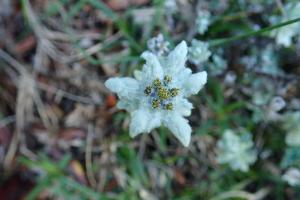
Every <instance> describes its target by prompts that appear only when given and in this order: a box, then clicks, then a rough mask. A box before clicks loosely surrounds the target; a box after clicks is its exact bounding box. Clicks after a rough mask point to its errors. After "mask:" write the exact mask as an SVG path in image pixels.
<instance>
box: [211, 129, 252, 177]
mask: <svg viewBox="0 0 300 200" xmlns="http://www.w3.org/2000/svg"><path fill="white" fill-rule="evenodd" d="M217 146H218V157H217V161H218V163H220V164H228V165H229V167H230V168H231V169H233V170H240V171H243V172H246V171H248V170H249V165H251V164H253V163H254V162H255V161H256V157H257V155H256V151H255V150H254V149H253V142H252V139H251V135H250V134H249V133H243V134H242V135H237V134H236V133H235V132H234V131H233V130H230V129H228V130H226V131H225V132H224V135H223V137H222V139H221V140H220V141H218V143H217Z"/></svg>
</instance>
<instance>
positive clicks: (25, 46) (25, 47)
mask: <svg viewBox="0 0 300 200" xmlns="http://www.w3.org/2000/svg"><path fill="white" fill-rule="evenodd" d="M35 45H36V38H35V37H34V36H33V35H30V36H28V37H27V38H25V39H24V40H22V41H21V42H19V43H18V44H17V45H16V46H15V49H14V51H15V52H16V53H17V54H24V53H26V52H28V51H30V50H32V49H33V48H34V47H35Z"/></svg>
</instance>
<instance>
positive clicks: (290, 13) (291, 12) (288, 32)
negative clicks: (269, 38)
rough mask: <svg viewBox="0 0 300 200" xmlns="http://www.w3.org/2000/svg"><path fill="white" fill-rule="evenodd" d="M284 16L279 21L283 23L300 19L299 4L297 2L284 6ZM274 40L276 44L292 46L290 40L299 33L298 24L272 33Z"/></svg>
mask: <svg viewBox="0 0 300 200" xmlns="http://www.w3.org/2000/svg"><path fill="white" fill-rule="evenodd" d="M284 10H285V13H286V15H285V16H283V17H282V18H281V19H280V20H279V21H280V22H285V21H288V20H292V19H296V18H298V17H300V13H299V10H300V3H299V2H290V3H287V4H286V5H285V6H284ZM274 33H275V39H276V43H277V44H281V45H283V46H285V47H289V46H291V44H292V38H293V37H294V36H296V35H298V34H299V33H300V25H299V23H294V24H290V25H287V26H284V27H282V28H279V29H278V30H276V31H274Z"/></svg>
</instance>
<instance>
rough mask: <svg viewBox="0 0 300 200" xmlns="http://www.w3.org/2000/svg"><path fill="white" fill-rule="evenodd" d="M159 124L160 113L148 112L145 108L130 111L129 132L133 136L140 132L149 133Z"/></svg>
mask: <svg viewBox="0 0 300 200" xmlns="http://www.w3.org/2000/svg"><path fill="white" fill-rule="evenodd" d="M160 125H161V114H160V113H159V112H149V110H147V109H138V110H135V111H133V112H132V113H131V123H130V126H129V134H130V136H131V137H135V136H137V135H138V134H140V133H149V132H150V131H151V130H152V129H154V128H157V127H159V126H160Z"/></svg>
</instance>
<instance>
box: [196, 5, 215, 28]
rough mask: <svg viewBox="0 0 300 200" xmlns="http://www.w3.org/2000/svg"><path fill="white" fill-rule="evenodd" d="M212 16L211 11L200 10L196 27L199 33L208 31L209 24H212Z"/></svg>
mask: <svg viewBox="0 0 300 200" xmlns="http://www.w3.org/2000/svg"><path fill="white" fill-rule="evenodd" d="M210 17H211V15H210V12H208V11H207V10H200V11H199V12H198V16H197V18H196V29H197V31H198V33H200V34H204V33H205V32H206V31H207V29H208V26H209V25H210V20H211V19H210Z"/></svg>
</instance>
